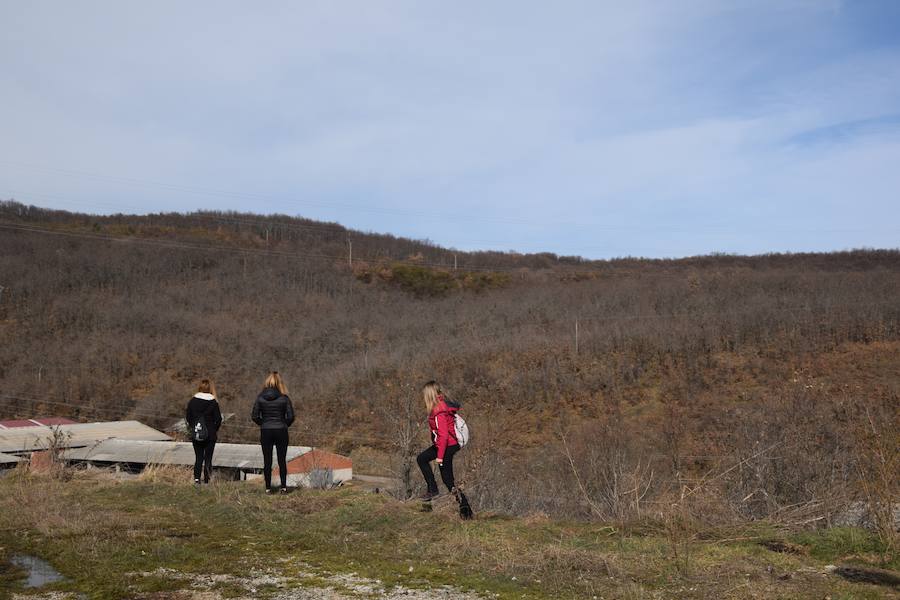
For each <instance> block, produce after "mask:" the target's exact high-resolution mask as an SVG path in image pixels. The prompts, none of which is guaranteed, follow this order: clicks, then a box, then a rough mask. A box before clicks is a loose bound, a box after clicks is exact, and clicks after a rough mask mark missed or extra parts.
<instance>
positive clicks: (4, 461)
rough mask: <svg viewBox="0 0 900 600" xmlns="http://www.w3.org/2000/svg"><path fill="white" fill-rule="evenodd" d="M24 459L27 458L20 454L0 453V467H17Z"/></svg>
mask: <svg viewBox="0 0 900 600" xmlns="http://www.w3.org/2000/svg"><path fill="white" fill-rule="evenodd" d="M24 461H25V459H24V458H22V457H20V456H13V455H12V454H2V453H0V469H10V468H12V467H15V466H16V465H17V464H19V463H20V462H24Z"/></svg>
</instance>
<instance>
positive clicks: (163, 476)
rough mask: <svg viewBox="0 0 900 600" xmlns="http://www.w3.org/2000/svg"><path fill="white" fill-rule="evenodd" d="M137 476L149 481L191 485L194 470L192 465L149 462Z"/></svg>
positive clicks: (141, 479) (140, 479) (139, 478)
mask: <svg viewBox="0 0 900 600" xmlns="http://www.w3.org/2000/svg"><path fill="white" fill-rule="evenodd" d="M137 478H138V480H139V481H146V482H150V483H167V484H176V485H177V484H184V485H189V484H190V485H193V482H194V471H193V468H192V467H185V466H182V465H159V464H149V465H147V466H146V467H144V470H143V471H141V472H140V474H139V475H138V477H137Z"/></svg>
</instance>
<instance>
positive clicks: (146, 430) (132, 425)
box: [0, 421, 172, 452]
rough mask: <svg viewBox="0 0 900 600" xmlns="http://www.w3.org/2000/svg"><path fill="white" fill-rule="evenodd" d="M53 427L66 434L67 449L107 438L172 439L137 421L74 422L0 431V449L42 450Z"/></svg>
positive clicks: (44, 448) (19, 450)
mask: <svg viewBox="0 0 900 600" xmlns="http://www.w3.org/2000/svg"><path fill="white" fill-rule="evenodd" d="M55 429H58V430H59V431H60V432H62V434H63V435H64V436H67V438H68V439H67V440H66V442H65V445H66V446H68V447H69V448H78V447H82V446H88V445H90V444H94V443H96V442H98V441H101V440H106V439H109V438H118V439H125V440H160V441H162V440H171V439H172V438H170V437H169V436H167V435H166V434H164V433H163V432H161V431H157V430H156V429H153V428H152V427H148V426H146V425H144V424H143V423H140V422H138V421H109V422H102V423H75V424H74V425H59V426H56V427H53V428H50V427H46V426H43V425H40V426H34V427H15V428H13V429H2V430H0V452H30V451H32V450H46V449H47V448H49V446H50V438H51V436H52V435H53V431H54V430H55Z"/></svg>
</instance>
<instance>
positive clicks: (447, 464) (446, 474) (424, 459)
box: [416, 444, 459, 494]
mask: <svg viewBox="0 0 900 600" xmlns="http://www.w3.org/2000/svg"><path fill="white" fill-rule="evenodd" d="M458 451H459V445H458V444H455V445H453V446H447V449H446V450H444V462H443V464H441V465H438V468H439V469H440V471H441V480H442V481H443V482H444V485H446V486H447V489H448V490H450V491H452V490H453V486H454V485H456V484H455V482H454V481H453V455H454V454H456V453H457V452H458ZM433 460H437V446H434V445H433V446H431V448H428V449H427V450H425V451H424V452H422V453H421V454H419V456H417V457H416V462H417V463H419V468H420V469H421V470H422V476H423V477H425V483H426V484H428V491H429V492H431V493H433V494H437V492H438V486H437V481H435V479H434V471H432V470H431V461H433Z"/></svg>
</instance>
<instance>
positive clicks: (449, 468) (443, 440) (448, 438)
mask: <svg viewBox="0 0 900 600" xmlns="http://www.w3.org/2000/svg"><path fill="white" fill-rule="evenodd" d="M422 399H423V400H424V401H425V408H426V409H427V410H428V426H429V427H430V428H431V440H432V445H431V447H430V448H428V449H427V450H425V451H424V452H422V453H421V454H419V456H418V457H417V458H416V462H417V463H419V468H420V469H421V470H422V475H423V476H424V477H425V483H426V484H427V485H428V490H427V491H426V492H425V494H424V495H423V496H422V499H423V500H431V499H432V498H434V497H435V496H437V495H438V486H437V481H435V479H434V471H432V469H431V461H433V460H437V464H438V469H440V471H441V479H442V480H443V482H444V485H446V486H447V489H448V490H449V491H451V492H453V491H454V489H453V488H454V481H453V455H454V454H456V453H457V452H458V451H459V441H458V440H457V439H456V425H455V420H454V415H455V414H456V411H458V410H459V405H458V404H456V403H455V402H452V401H450V400H447V399H446V398H445V397H444V395H443V394H442V393H441V387H440V386H439V385H438V384H437V382H435V381H429V382H428V383H426V384H425V386H424V387H423V388H422Z"/></svg>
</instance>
